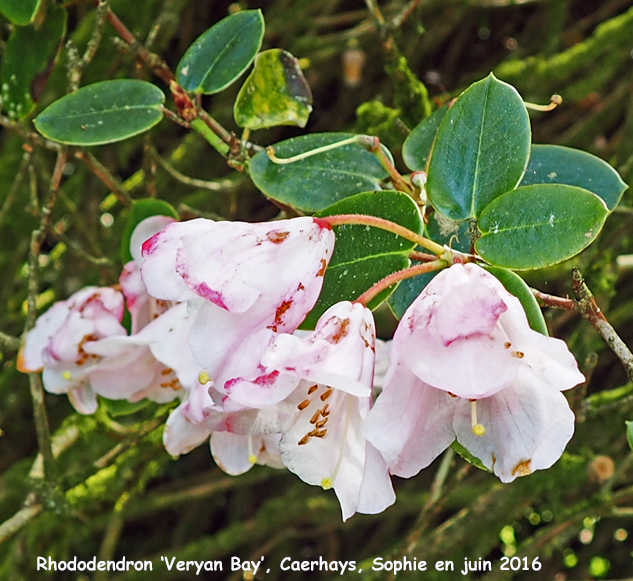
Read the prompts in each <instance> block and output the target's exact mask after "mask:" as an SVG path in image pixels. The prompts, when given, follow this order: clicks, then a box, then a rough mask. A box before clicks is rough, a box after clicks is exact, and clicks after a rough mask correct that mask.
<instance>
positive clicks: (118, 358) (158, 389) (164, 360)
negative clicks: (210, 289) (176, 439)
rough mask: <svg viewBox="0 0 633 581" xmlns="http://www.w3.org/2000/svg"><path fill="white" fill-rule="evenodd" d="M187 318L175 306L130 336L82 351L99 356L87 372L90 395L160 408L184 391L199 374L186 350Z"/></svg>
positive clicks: (181, 306)
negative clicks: (143, 402) (143, 401)
mask: <svg viewBox="0 0 633 581" xmlns="http://www.w3.org/2000/svg"><path fill="white" fill-rule="evenodd" d="M192 322H193V319H192V317H191V316H190V315H189V313H188V312H187V305H186V304H184V303H182V304H179V305H176V306H174V307H172V308H170V309H168V310H167V311H166V312H164V313H163V314H162V315H160V316H158V317H157V318H156V319H154V320H153V321H151V322H150V323H148V324H147V325H145V326H144V327H143V328H142V329H141V330H140V331H139V332H138V333H136V334H134V335H130V336H117V337H107V338H104V339H101V340H99V341H95V342H93V343H91V344H90V345H87V346H86V350H87V351H88V352H89V353H90V354H91V355H95V356H99V358H100V360H99V362H98V363H97V364H96V365H94V366H93V367H92V368H91V369H90V370H89V371H88V378H89V381H90V385H91V387H92V389H93V391H94V392H95V393H97V394H98V395H101V396H103V397H106V398H108V399H115V400H116V399H126V400H128V401H132V402H134V401H139V400H141V399H144V398H147V399H150V400H152V401H156V402H158V403H166V402H169V401H172V400H173V399H175V398H176V397H179V396H180V395H181V393H182V389H183V388H184V389H190V387H191V386H192V385H194V384H195V383H196V382H197V378H198V374H199V373H200V371H201V368H200V366H199V365H198V364H197V362H196V361H195V359H194V358H193V355H192V354H191V351H190V350H189V343H188V339H189V332H190V330H191V324H192Z"/></svg>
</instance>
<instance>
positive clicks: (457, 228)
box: [388, 212, 470, 319]
mask: <svg viewBox="0 0 633 581" xmlns="http://www.w3.org/2000/svg"><path fill="white" fill-rule="evenodd" d="M424 230H425V235H426V236H427V238H430V239H431V240H433V241H434V242H437V243H438V244H447V245H448V246H450V247H451V248H453V249H454V250H459V251H460V252H470V237H469V236H468V222H464V221H462V222H455V221H453V220H450V219H449V218H446V217H444V216H442V214H440V213H439V212H433V213H432V214H430V215H429V216H428V222H427V223H426V225H425V228H424ZM418 250H419V251H420V252H425V250H424V249H423V248H418ZM438 272H440V271H434V272H429V273H426V274H421V275H419V276H415V277H413V278H407V279H405V280H403V281H401V282H400V284H399V285H398V288H396V290H395V291H394V292H393V293H392V294H391V296H390V297H389V299H388V303H389V308H390V309H391V312H392V313H393V314H394V316H395V317H396V318H397V319H402V317H403V316H404V313H405V312H406V310H407V309H408V308H409V305H410V304H411V303H412V302H413V301H414V300H415V299H416V298H417V297H418V295H419V294H420V293H421V292H422V291H423V290H424V287H425V286H426V285H427V284H429V282H431V280H432V279H433V277H434V276H435V275H436V274H437V273H438Z"/></svg>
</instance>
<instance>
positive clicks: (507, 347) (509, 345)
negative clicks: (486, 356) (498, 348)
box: [503, 341, 512, 349]
mask: <svg viewBox="0 0 633 581" xmlns="http://www.w3.org/2000/svg"><path fill="white" fill-rule="evenodd" d="M503 346H504V347H505V348H506V349H510V347H512V343H510V341H506V342H505V343H504V344H503Z"/></svg>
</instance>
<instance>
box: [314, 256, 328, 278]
mask: <svg viewBox="0 0 633 581" xmlns="http://www.w3.org/2000/svg"><path fill="white" fill-rule="evenodd" d="M326 268H327V262H325V258H322V259H321V268H320V269H319V272H317V273H316V275H317V276H323V275H324V274H325V269H326Z"/></svg>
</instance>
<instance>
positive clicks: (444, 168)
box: [426, 74, 530, 220]
mask: <svg viewBox="0 0 633 581" xmlns="http://www.w3.org/2000/svg"><path fill="white" fill-rule="evenodd" d="M529 157H530V120H529V119H528V115H527V111H526V109H525V106H524V105H523V100H522V99H521V97H520V95H519V94H518V93H517V91H516V89H515V88H514V87H512V86H511V85H508V84H507V83H503V82H501V81H499V80H498V79H496V78H495V76H494V75H492V74H490V75H489V76H488V77H487V78H486V79H484V80H483V81H479V82H478V83H475V84H474V85H471V86H470V87H469V88H468V89H466V91H464V92H463V93H462V94H461V95H460V96H459V98H458V99H457V100H456V101H455V103H454V104H453V106H452V107H451V108H450V109H449V110H448V112H447V113H446V115H445V116H444V119H443V121H442V124H441V125H440V128H439V130H438V132H437V137H436V138H435V143H434V145H433V151H432V152H431V159H430V160H429V170H428V174H429V175H428V181H427V184H426V191H427V194H428V197H429V200H430V202H431V203H432V204H433V206H434V207H435V208H436V209H437V210H439V211H440V212H442V213H443V214H444V215H446V216H448V217H449V218H452V219H453V220H465V219H466V218H476V217H477V216H478V215H479V213H480V212H481V211H482V210H483V209H484V208H485V207H486V206H487V205H488V204H489V203H490V202H491V201H492V200H494V199H495V198H496V197H497V196H500V195H501V194H503V193H505V192H507V191H509V190H512V189H514V188H515V187H516V186H517V184H518V183H519V182H520V181H521V178H522V177H523V173H524V172H525V168H526V166H527V163H528V158H529Z"/></svg>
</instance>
